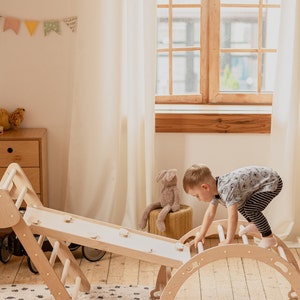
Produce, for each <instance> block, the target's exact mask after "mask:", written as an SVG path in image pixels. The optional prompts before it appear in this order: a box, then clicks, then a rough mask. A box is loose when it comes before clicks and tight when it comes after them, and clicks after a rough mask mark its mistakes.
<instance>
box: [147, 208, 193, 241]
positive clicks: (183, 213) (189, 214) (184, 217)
mask: <svg viewBox="0 0 300 300" xmlns="http://www.w3.org/2000/svg"><path fill="white" fill-rule="evenodd" d="M161 210H162V208H159V209H154V210H152V211H151V212H150V214H149V217H148V232H150V233H154V234H158V235H162V236H166V237H170V238H173V239H176V240H177V239H179V238H181V237H182V236H183V235H184V234H186V233H187V232H189V231H190V230H191V229H192V219H193V211H192V208H191V207H190V206H188V205H180V210H178V211H176V212H169V213H168V214H167V216H166V218H165V225H166V231H164V232H161V231H159V230H158V229H157V227H156V220H157V216H158V214H159V213H160V211H161Z"/></svg>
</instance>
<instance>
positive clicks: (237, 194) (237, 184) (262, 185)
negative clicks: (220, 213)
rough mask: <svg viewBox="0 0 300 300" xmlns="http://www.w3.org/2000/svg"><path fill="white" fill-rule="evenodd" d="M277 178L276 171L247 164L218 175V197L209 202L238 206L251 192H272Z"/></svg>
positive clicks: (240, 205)
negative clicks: (247, 165)
mask: <svg viewBox="0 0 300 300" xmlns="http://www.w3.org/2000/svg"><path fill="white" fill-rule="evenodd" d="M279 179H280V177H279V175H278V173H277V172H275V171H274V170H273V169H271V168H267V167H259V166H249V167H244V168H240V169H237V170H234V171H232V172H230V173H227V174H225V175H222V176H219V177H218V180H217V190H218V193H219V197H220V198H217V197H214V198H213V199H212V200H211V204H214V205H215V204H217V203H220V204H221V205H223V206H226V207H229V206H231V205H233V204H235V203H237V205H238V208H240V207H242V206H243V204H244V203H245V202H246V200H247V199H248V198H249V197H250V196H251V195H253V194H256V193H261V192H274V191H275V190H276V189H277V186H278V182H279Z"/></svg>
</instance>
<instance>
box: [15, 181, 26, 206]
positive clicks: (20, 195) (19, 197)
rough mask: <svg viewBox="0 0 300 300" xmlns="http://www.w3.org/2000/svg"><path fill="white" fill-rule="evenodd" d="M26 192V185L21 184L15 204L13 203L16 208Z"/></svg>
mask: <svg viewBox="0 0 300 300" xmlns="http://www.w3.org/2000/svg"><path fill="white" fill-rule="evenodd" d="M26 193H27V187H26V186H23V187H22V190H21V192H20V194H19V196H18V198H17V201H16V204H15V205H16V208H17V209H19V208H20V207H21V204H22V202H23V199H24V196H25V194H26Z"/></svg>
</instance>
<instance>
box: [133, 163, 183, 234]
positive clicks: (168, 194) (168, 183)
mask: <svg viewBox="0 0 300 300" xmlns="http://www.w3.org/2000/svg"><path fill="white" fill-rule="evenodd" d="M176 174H177V170H176V169H170V170H162V171H160V172H159V173H158V175H157V178H156V181H157V182H159V181H160V180H161V182H162V184H163V187H162V189H161V192H160V199H159V202H155V203H152V204H150V205H148V206H147V207H146V209H145V211H144V213H143V216H142V219H141V221H140V223H139V227H140V228H141V229H143V228H145V227H146V224H147V220H148V215H149V213H150V212H151V211H152V210H154V209H157V208H162V210H161V212H160V213H159V214H158V217H157V220H156V227H157V229H158V230H159V231H161V232H163V231H165V230H166V226H165V218H166V216H167V214H168V213H169V212H170V211H173V212H175V211H178V210H179V209H180V204H179V203H180V197H179V191H178V188H177V176H176Z"/></svg>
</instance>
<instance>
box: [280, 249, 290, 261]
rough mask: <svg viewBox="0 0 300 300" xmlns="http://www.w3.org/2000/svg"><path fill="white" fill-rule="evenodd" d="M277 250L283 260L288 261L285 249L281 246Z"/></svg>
mask: <svg viewBox="0 0 300 300" xmlns="http://www.w3.org/2000/svg"><path fill="white" fill-rule="evenodd" d="M277 249H278V252H279V255H280V256H281V257H282V258H283V259H285V260H286V261H287V260H288V259H287V257H286V255H285V252H284V250H283V248H282V247H281V246H278V247H277Z"/></svg>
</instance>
